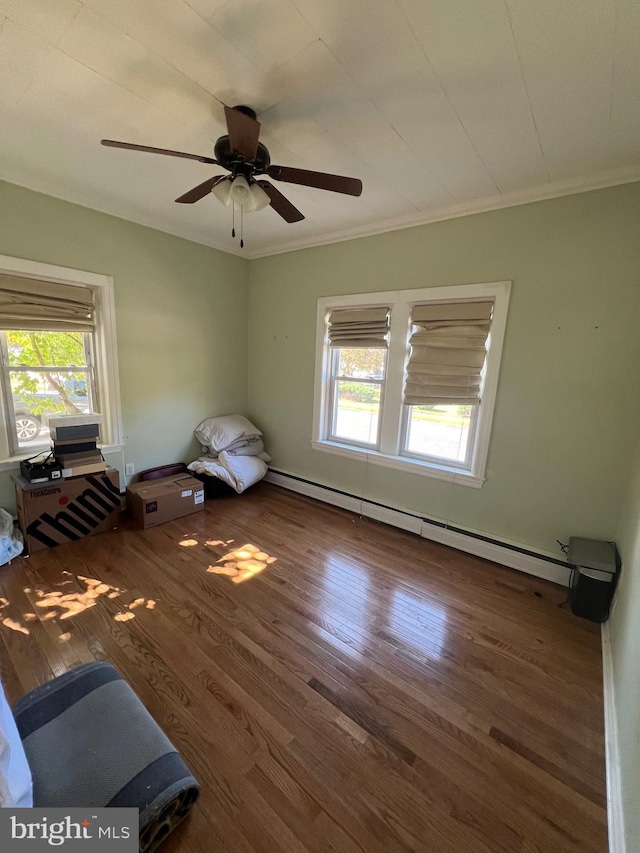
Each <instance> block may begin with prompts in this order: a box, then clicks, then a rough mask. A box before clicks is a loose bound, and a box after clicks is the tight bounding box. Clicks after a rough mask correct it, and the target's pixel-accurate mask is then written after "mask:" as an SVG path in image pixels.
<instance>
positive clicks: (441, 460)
mask: <svg viewBox="0 0 640 853" xmlns="http://www.w3.org/2000/svg"><path fill="white" fill-rule="evenodd" d="M480 405H481V403H479V404H478V405H477V406H471V418H470V420H469V435H468V436H467V447H466V452H465V458H464V459H463V460H460V459H452V458H451V457H450V456H436V455H435V454H432V453H418V452H417V451H415V450H409V448H408V446H407V445H408V442H409V422H410V420H411V409H412V408H414V407H413V406H407V405H404V406H403V409H404V412H403V416H402V433H401V436H400V447H401V450H400V455H401V456H405V457H407V458H408V459H419V460H420V461H423V462H433V463H434V464H436V465H455V467H456V468H461V469H463V470H465V471H470V470H471V464H472V461H473V450H474V446H475V436H476V429H477V426H478V414H479V410H480Z"/></svg>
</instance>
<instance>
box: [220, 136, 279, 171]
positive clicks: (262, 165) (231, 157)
mask: <svg viewBox="0 0 640 853" xmlns="http://www.w3.org/2000/svg"><path fill="white" fill-rule="evenodd" d="M213 150H214V154H215V158H216V160H217V161H218V163H219V164H220V165H221V166H224V168H225V169H228V170H229V171H230V172H232V173H233V174H234V175H245V177H251V176H252V175H254V174H256V173H257V174H265V173H266V171H267V169H268V168H269V164H270V163H271V157H270V156H269V151H268V150H267V148H266V146H264V145H263V144H262V143H261V142H258V150H257V152H256V156H255V158H254V159H253V160H247V159H246V158H245V157H243V156H242V155H241V154H238V153H237V152H235V151H234V150H233V149H232V148H231V145H230V143H229V137H228V136H221V137H220V138H219V139H217V140H216V144H215V147H214V149H213Z"/></svg>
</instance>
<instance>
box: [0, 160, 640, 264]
mask: <svg viewBox="0 0 640 853" xmlns="http://www.w3.org/2000/svg"><path fill="white" fill-rule="evenodd" d="M0 181H6V182H7V183H9V184H14V185H16V186H20V187H24V188H25V189H28V190H32V191H33V192H37V193H41V194H42V195H48V196H51V197H52V198H58V199H60V200H61V201H67V202H69V203H70V204H77V205H79V206H80V207H86V208H88V209H89V210H95V211H97V212H98V213H105V214H107V215H108V216H114V217H116V218H117V219H122V220H124V221H125V222H133V223H135V224H136V225H142V226H144V227H146V228H153V229H154V230H156V231H161V232H162V233H163V234H171V235H172V236H174V237H181V238H182V239H183V240H189V241H190V242H192V243H198V244H199V245H201V246H208V247H209V248H210V249H217V250H218V251H219V252H225V253H226V254H228V255H234V256H235V257H238V258H244V259H245V260H249V261H253V260H257V259H258V258H266V257H269V256H271V255H281V254H284V253H285V252H295V251H299V250H300V249H311V248H314V247H317V246H326V245H330V244H332V243H344V242H346V241H348V240H357V239H359V238H360V237H373V236H375V235H376V234H386V233H388V232H389V231H402V230H404V229H405V228H416V227H418V226H420V225H429V224H431V223H433V222H443V221H445V220H447V219H459V218H461V217H463V216H472V215H474V214H476V213H486V212H487V211H490V210H501V209H503V208H506V207H517V206H518V205H521V204H531V203H532V202H536V201H545V200H547V199H551V198H560V197H562V196H566V195H576V194H578V193H585V192H590V191H592V190H602V189H606V188H607V187H615V186H620V185H621V184H632V183H635V182H636V181H640V166H625V167H623V168H621V169H611V170H609V171H606V172H600V173H599V174H597V175H590V176H587V177H580V178H572V179H570V180H566V181H554V182H552V183H549V184H543V185H542V186H538V187H529V188H527V189H525V190H517V191H515V192H511V193H503V194H500V195H495V196H486V197H485V198H480V199H474V200H473V201H468V202H460V203H459V204H452V205H448V206H446V207H439V208H434V209H432V210H428V211H420V212H419V213H412V214H410V215H409V216H400V217H396V218H394V219H386V220H383V221H381V222H374V223H368V224H366V225H356V226H354V227H353V228H344V229H342V230H341V231H330V232H326V233H324V234H319V235H318V236H317V237H309V238H306V239H304V240H289V241H287V242H280V243H277V244H272V245H270V246H268V247H266V248H256V249H254V250H253V251H252V250H251V248H250V247H247V248H246V249H244V250H241V249H235V248H231V247H230V246H229V245H228V244H226V243H222V242H221V241H218V240H216V239H215V238H214V237H213V236H212V237H211V238H208V239H206V240H203V239H198V238H197V237H194V236H193V235H192V234H190V233H189V231H188V228H187V227H185V228H184V229H182V228H168V227H167V225H166V224H165V223H163V222H161V221H160V220H158V219H156V217H155V216H153V215H149V216H147V215H139V214H138V215H135V216H123V215H122V212H121V211H118V210H116V209H115V206H114V207H111V206H109V205H101V206H96V205H95V204H93V203H92V202H91V201H90V200H89V199H86V198H84V197H83V196H81V195H80V194H73V193H69V192H67V191H66V190H65V189H63V188H59V187H58V186H57V185H52V184H49V183H36V182H33V181H29V180H28V179H27V180H24V179H23V178H22V176H12V175H8V174H6V173H5V174H2V175H0Z"/></svg>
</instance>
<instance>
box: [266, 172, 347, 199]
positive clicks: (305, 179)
mask: <svg viewBox="0 0 640 853" xmlns="http://www.w3.org/2000/svg"><path fill="white" fill-rule="evenodd" d="M267 174H268V175H269V177H270V178H273V179H274V180H276V181H286V182H287V183H288V184H301V185H302V186H303V187H316V188H317V189H319V190H330V191H331V192H334V193H344V194H345V195H356V196H357V195H360V194H361V193H362V181H361V180H359V179H358V178H345V177H343V176H342V175H329V174H327V173H326V172H310V171H309V170H307V169H294V168H292V167H291V166H269V168H268V169H267Z"/></svg>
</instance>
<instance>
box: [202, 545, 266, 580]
mask: <svg viewBox="0 0 640 853" xmlns="http://www.w3.org/2000/svg"><path fill="white" fill-rule="evenodd" d="M231 541H233V540H231ZM207 544H208V543H207ZM222 544H226V543H222ZM275 561H276V558H275V557H270V556H269V554H267V553H266V551H261V550H260V548H258V547H256V546H255V545H251V544H250V543H248V544H247V545H242V546H241V547H240V548H236V550H235V551H230V552H229V553H228V554H225V555H224V557H220V559H219V560H218V563H217V564H216V565H213V566H209V568H208V569H207V571H208V572H210V573H211V574H214V575H225V576H226V577H228V578H230V579H231V581H232V582H233V583H244V581H247V580H249V579H250V578H253V577H255V576H256V575H259V574H260V572H263V571H264V570H265V569H266V568H267V566H269V565H271V563H275ZM220 563H221V564H222V565H219V564H220Z"/></svg>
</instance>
